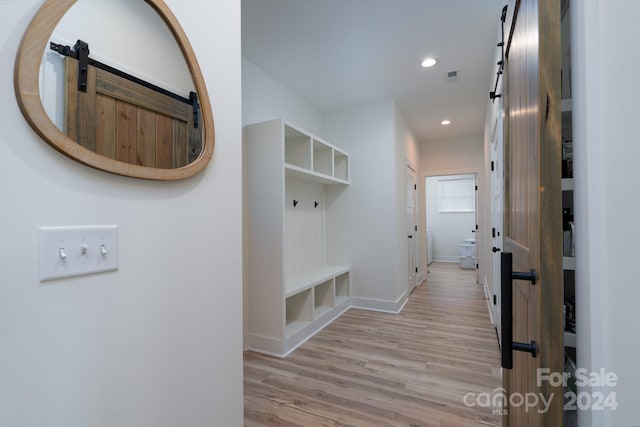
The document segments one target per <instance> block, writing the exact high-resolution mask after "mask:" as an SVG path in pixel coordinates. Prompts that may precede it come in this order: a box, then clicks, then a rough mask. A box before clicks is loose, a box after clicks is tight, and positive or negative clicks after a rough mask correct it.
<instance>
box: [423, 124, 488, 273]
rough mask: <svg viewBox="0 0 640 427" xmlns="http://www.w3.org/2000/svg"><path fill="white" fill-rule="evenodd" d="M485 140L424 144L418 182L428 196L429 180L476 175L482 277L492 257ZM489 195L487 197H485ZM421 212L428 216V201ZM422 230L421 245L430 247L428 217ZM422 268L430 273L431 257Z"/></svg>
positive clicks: (478, 236) (474, 139)
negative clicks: (487, 247) (488, 250)
mask: <svg viewBox="0 0 640 427" xmlns="http://www.w3.org/2000/svg"><path fill="white" fill-rule="evenodd" d="M483 142H484V140H483V136H482V135H477V136H467V137H460V138H453V139H446V140H441V141H423V142H422V143H421V144H420V157H419V158H420V175H419V176H420V179H419V180H418V192H419V194H425V179H424V178H425V177H427V176H435V175H453V174H464V173H475V174H477V175H476V180H477V182H478V193H477V194H476V196H477V198H478V226H479V230H478V232H477V233H475V234H476V235H475V238H476V244H477V249H478V257H479V260H480V263H479V264H480V269H479V277H480V278H483V277H485V272H484V270H485V268H486V266H485V265H484V264H486V262H484V261H483V260H488V258H487V257H488V254H486V251H485V250H484V246H485V245H484V242H485V239H486V238H487V237H486V233H485V230H487V229H488V228H490V226H489V225H487V224H488V223H487V221H488V220H489V218H488V217H487V215H486V212H485V205H486V203H488V199H487V200H485V198H487V197H488V194H489V189H488V188H487V187H486V186H484V185H482V183H484V182H485V166H484V143H483ZM485 195H486V196H485ZM420 209H421V212H425V209H426V207H425V202H424V198H423V200H422V201H421V204H420ZM421 221H422V230H424V232H423V233H421V235H420V242H421V243H420V245H421V247H422V248H426V247H427V236H426V216H425V215H422V217H421ZM421 265H422V266H423V268H425V269H426V265H427V254H426V251H423V253H422V261H421Z"/></svg>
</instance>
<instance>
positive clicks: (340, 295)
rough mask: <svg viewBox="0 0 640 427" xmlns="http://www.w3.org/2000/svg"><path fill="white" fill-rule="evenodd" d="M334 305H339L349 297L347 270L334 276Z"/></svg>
mask: <svg viewBox="0 0 640 427" xmlns="http://www.w3.org/2000/svg"><path fill="white" fill-rule="evenodd" d="M335 280H336V283H335V289H336V294H335V295H336V296H335V305H340V304H342V303H343V302H345V301H346V300H348V299H349V296H350V294H349V272H347V273H343V274H340V275H338V276H336V279H335Z"/></svg>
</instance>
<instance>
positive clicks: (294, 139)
mask: <svg viewBox="0 0 640 427" xmlns="http://www.w3.org/2000/svg"><path fill="white" fill-rule="evenodd" d="M282 125H283V126H284V168H285V172H286V174H287V176H291V177H294V178H298V179H304V180H307V181H315V182H319V183H321V184H349V155H348V154H347V153H345V152H344V151H342V150H339V149H337V148H336V147H334V146H333V145H331V144H329V143H328V142H325V141H323V140H321V139H320V138H316V137H315V136H313V135H311V134H310V133H308V132H305V131H303V130H300V129H297V128H296V127H294V126H293V125H290V124H288V123H286V122H284V121H283V122H282Z"/></svg>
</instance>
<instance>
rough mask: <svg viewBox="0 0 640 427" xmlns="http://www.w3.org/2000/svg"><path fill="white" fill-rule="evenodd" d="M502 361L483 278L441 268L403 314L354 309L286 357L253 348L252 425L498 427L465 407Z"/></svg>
mask: <svg viewBox="0 0 640 427" xmlns="http://www.w3.org/2000/svg"><path fill="white" fill-rule="evenodd" d="M499 365H500V359H499V349H498V344H497V340H496V335H495V331H494V328H493V327H492V326H491V323H490V319H489V313H488V310H487V302H486V300H484V292H483V289H482V286H481V285H479V284H477V283H475V272H474V271H473V270H461V269H460V267H459V264H446V263H434V264H432V265H431V266H430V273H429V274H428V275H427V281H426V282H423V284H422V285H421V286H418V287H417V288H416V289H415V291H414V292H413V294H412V295H411V297H410V298H409V301H408V303H407V304H406V306H405V308H404V309H403V310H402V313H401V314H398V315H394V314H388V313H380V312H373V311H365V310H358V309H351V310H349V311H347V312H346V313H345V314H344V315H342V316H341V317H340V318H339V319H337V320H336V321H335V322H333V323H332V324H330V325H329V326H327V327H326V328H325V329H324V330H322V331H321V332H319V333H318V334H317V335H316V336H314V337H313V338H312V339H310V340H309V341H307V342H306V343H305V344H303V345H302V346H301V347H300V348H298V349H297V350H296V351H294V352H293V353H292V354H291V355H290V356H289V357H288V358H286V359H277V358H272V357H269V356H264V355H261V354H258V353H253V352H245V355H244V388H245V389H244V392H245V398H244V405H245V408H244V413H245V425H246V426H276V425H278V426H304V427H308V426H320V425H339V426H460V427H463V426H464V427H467V426H475V425H477V426H499V425H500V417H498V416H494V415H492V413H491V409H484V408H478V407H476V408H470V407H467V406H466V405H465V404H464V403H463V397H464V395H465V394H467V393H469V392H472V393H482V392H491V391H492V390H494V389H495V388H498V387H500V386H501V380H500V370H499Z"/></svg>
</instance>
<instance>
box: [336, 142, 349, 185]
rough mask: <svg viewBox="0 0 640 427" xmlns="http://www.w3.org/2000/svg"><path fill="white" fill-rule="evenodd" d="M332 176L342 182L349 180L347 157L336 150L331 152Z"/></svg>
mask: <svg viewBox="0 0 640 427" xmlns="http://www.w3.org/2000/svg"><path fill="white" fill-rule="evenodd" d="M333 176H334V177H336V178H337V179H342V180H344V181H348V180H349V156H347V155H346V154H345V153H343V152H342V151H340V150H338V149H334V150H333Z"/></svg>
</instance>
